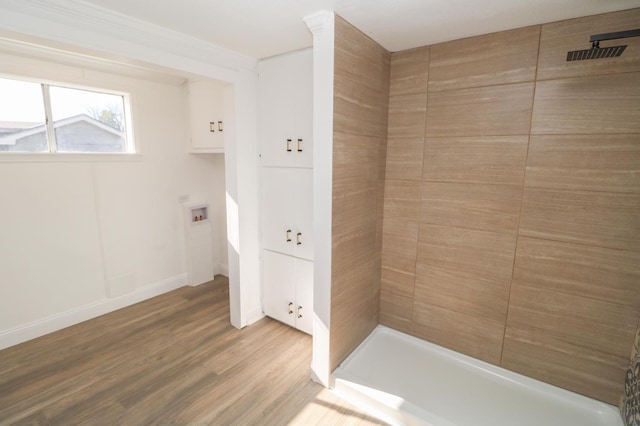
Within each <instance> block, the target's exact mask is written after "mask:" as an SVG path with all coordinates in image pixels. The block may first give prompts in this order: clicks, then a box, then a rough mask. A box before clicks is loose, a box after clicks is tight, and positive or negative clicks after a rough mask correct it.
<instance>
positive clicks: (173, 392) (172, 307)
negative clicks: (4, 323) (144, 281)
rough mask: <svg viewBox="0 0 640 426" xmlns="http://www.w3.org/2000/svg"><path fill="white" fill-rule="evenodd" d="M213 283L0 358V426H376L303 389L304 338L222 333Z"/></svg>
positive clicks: (221, 300) (220, 294)
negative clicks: (210, 425) (362, 425)
mask: <svg viewBox="0 0 640 426" xmlns="http://www.w3.org/2000/svg"><path fill="white" fill-rule="evenodd" d="M228 300H229V292H228V280H227V279H226V278H225V277H223V276H217V277H216V279H215V280H214V281H211V282H210V283H207V284H203V285H201V286H198V287H183V288H181V289H178V290H175V291H173V292H170V293H167V294H164V295H162V296H158V297H155V298H153V299H149V300H147V301H144V302H141V303H138V304H136V305H133V306H130V307H127V308H124V309H121V310H119V311H116V312H112V313H109V314H107V315H104V316H101V317H98V318H95V319H92V320H90V321H86V322H84V323H81V324H78V325H75V326H73V327H69V328H66V329H64V330H61V331H58V332H55V333H52V334H49V335H46V336H43V337H41V338H38V339H34V340H31V341H29V342H25V343H23V344H20V345H17V346H14V347H11V348H8V349H5V350H2V351H0V425H14V424H16V425H80V424H84V425H209V424H212V425H253V424H256V425H258V424H259V425H284V424H294V425H309V424H316V425H323V424H330V425H342V424H345V425H347V424H348V425H360V424H382V423H381V422H380V421H379V420H377V419H375V418H373V417H371V416H370V415H368V414H367V413H365V412H363V411H361V410H359V409H357V408H355V407H353V406H352V405H349V404H348V403H346V402H344V401H343V400H341V399H340V398H339V397H337V396H336V395H334V394H333V393H332V392H331V391H329V390H327V389H325V388H323V387H322V386H320V385H318V384H316V383H314V382H312V381H311V380H310V378H309V374H310V370H309V366H310V364H311V337H310V336H308V335H306V334H303V333H301V332H299V331H296V330H294V329H292V328H290V327H287V326H285V325H283V324H280V323H279V322H277V321H274V320H271V319H269V318H264V319H262V320H260V321H259V322H257V323H255V324H253V325H252V326H250V327H247V328H244V329H242V330H237V329H235V328H233V327H232V326H231V325H230V323H229V302H228Z"/></svg>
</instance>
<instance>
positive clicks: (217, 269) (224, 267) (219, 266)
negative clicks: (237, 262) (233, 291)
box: [214, 263, 229, 277]
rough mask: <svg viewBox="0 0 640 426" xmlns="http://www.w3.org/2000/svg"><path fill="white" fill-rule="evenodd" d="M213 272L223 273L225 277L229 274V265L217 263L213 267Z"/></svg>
mask: <svg viewBox="0 0 640 426" xmlns="http://www.w3.org/2000/svg"><path fill="white" fill-rule="evenodd" d="M214 270H215V274H216V275H218V274H220V275H224V276H225V277H228V276H229V265H223V264H222V263H218V264H217V265H216V267H215V269H214Z"/></svg>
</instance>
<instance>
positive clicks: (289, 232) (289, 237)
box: [285, 229, 291, 243]
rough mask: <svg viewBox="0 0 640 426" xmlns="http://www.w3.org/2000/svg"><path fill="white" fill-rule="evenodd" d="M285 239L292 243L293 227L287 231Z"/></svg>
mask: <svg viewBox="0 0 640 426" xmlns="http://www.w3.org/2000/svg"><path fill="white" fill-rule="evenodd" d="M285 240H286V241H287V242H288V243H290V242H291V229H287V232H286V234H285Z"/></svg>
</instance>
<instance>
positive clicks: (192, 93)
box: [188, 80, 224, 153]
mask: <svg viewBox="0 0 640 426" xmlns="http://www.w3.org/2000/svg"><path fill="white" fill-rule="evenodd" d="M188 91H189V129H190V135H189V152H192V153H198V152H200V153H222V152H224V84H223V83H221V82H217V81H214V80H202V81H193V82H190V83H188Z"/></svg>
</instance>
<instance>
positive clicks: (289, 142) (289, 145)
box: [287, 139, 291, 152]
mask: <svg viewBox="0 0 640 426" xmlns="http://www.w3.org/2000/svg"><path fill="white" fill-rule="evenodd" d="M287 152H291V139H287Z"/></svg>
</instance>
